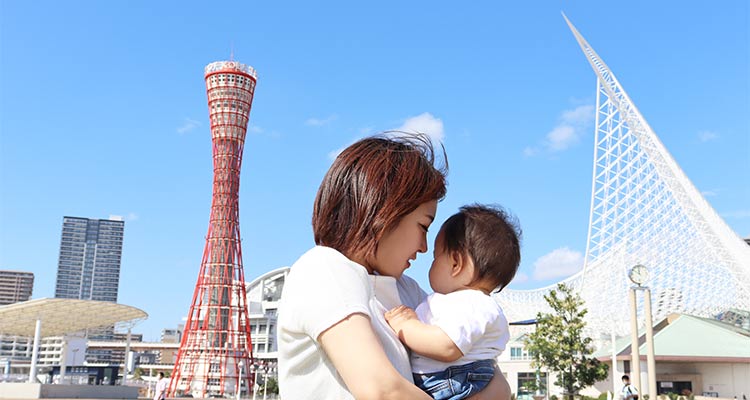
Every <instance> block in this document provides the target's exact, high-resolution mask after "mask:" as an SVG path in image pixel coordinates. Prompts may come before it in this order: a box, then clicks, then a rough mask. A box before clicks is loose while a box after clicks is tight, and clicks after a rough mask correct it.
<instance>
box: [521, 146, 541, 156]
mask: <svg viewBox="0 0 750 400" xmlns="http://www.w3.org/2000/svg"><path fill="white" fill-rule="evenodd" d="M538 152H539V149H537V148H534V147H526V148H525V149H523V155H524V157H533V156H535V155H536V153H538Z"/></svg>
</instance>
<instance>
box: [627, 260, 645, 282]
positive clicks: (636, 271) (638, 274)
mask: <svg viewBox="0 0 750 400" xmlns="http://www.w3.org/2000/svg"><path fill="white" fill-rule="evenodd" d="M628 278H630V280H631V281H632V282H633V283H635V284H636V285H638V286H642V285H643V284H644V283H646V281H648V268H646V266H645V265H641V264H638V265H636V266H635V267H633V268H631V269H630V272H628Z"/></svg>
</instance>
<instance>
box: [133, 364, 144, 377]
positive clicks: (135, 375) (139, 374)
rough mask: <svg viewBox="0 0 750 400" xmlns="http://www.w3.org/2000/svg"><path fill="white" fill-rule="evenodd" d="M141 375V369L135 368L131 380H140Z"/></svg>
mask: <svg viewBox="0 0 750 400" xmlns="http://www.w3.org/2000/svg"><path fill="white" fill-rule="evenodd" d="M141 375H143V368H140V367H138V368H136V369H135V371H133V379H134V380H139V379H141Z"/></svg>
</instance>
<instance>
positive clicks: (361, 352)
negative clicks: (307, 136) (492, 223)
mask: <svg viewBox="0 0 750 400" xmlns="http://www.w3.org/2000/svg"><path fill="white" fill-rule="evenodd" d="M445 192H446V183H445V173H444V172H443V171H441V170H439V169H437V168H435V166H434V154H433V149H432V146H431V144H430V141H429V139H427V138H425V137H423V136H408V137H403V136H400V137H372V138H366V139H363V140H360V141H358V142H356V143H354V144H353V145H351V146H349V147H348V148H346V149H345V150H344V151H343V152H342V153H341V154H340V155H339V156H338V157H337V158H336V160H335V161H334V163H333V165H332V166H331V168H330V169H329V170H328V173H327V174H326V176H325V178H323V182H322V183H321V185H320V188H319V190H318V194H317V196H316V199H315V205H314V210H313V221H312V223H313V233H314V236H315V243H316V244H317V246H316V247H314V248H313V249H311V250H310V251H308V252H307V253H305V254H304V255H303V256H302V257H300V259H299V260H298V261H297V262H296V263H295V264H294V265H293V266H292V269H291V272H290V274H289V276H288V277H287V278H286V281H285V285H284V292H283V294H282V298H281V303H280V305H279V321H278V339H279V383H280V389H281V397H282V398H283V399H285V400H295V399H351V398H356V399H369V398H373V399H385V398H393V399H429V398H430V397H429V396H428V395H427V394H425V393H424V392H422V391H421V390H420V389H418V388H417V387H416V386H414V384H413V382H412V377H411V376H412V375H411V368H410V366H409V357H408V353H407V351H406V349H405V348H404V347H403V345H402V344H401V342H400V341H399V339H398V337H396V335H395V333H394V332H393V331H392V330H391V329H390V327H389V326H388V324H387V323H386V321H385V319H384V317H383V314H384V313H385V311H386V310H388V309H390V308H391V307H393V306H395V305H397V304H400V303H404V304H406V305H408V306H412V307H414V306H416V305H417V303H419V302H420V301H421V300H422V299H423V298H424V297H425V293H424V292H423V291H422V290H421V289H419V286H418V285H417V284H416V282H414V281H413V280H411V279H409V278H407V277H405V276H402V274H403V272H404V270H406V269H407V268H408V267H409V263H410V261H412V260H414V259H416V256H417V253H424V252H426V251H427V230H428V228H429V226H430V225H431V223H432V221H433V220H434V218H435V212H436V209H437V202H438V201H439V200H441V199H442V198H443V197H444V196H445ZM509 396H510V392H509V388H508V386H507V382H505V380H504V378H502V375H501V374H496V376H495V379H493V381H492V383H491V384H490V386H489V387H488V388H487V389H486V390H484V391H482V392H481V393H480V394H479V395H477V397H474V398H475V399H484V398H500V399H505V398H509Z"/></svg>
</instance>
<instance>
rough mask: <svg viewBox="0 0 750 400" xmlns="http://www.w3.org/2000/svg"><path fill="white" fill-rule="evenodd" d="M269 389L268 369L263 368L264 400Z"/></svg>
mask: <svg viewBox="0 0 750 400" xmlns="http://www.w3.org/2000/svg"><path fill="white" fill-rule="evenodd" d="M267 389H268V367H263V400H266V390H267Z"/></svg>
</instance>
